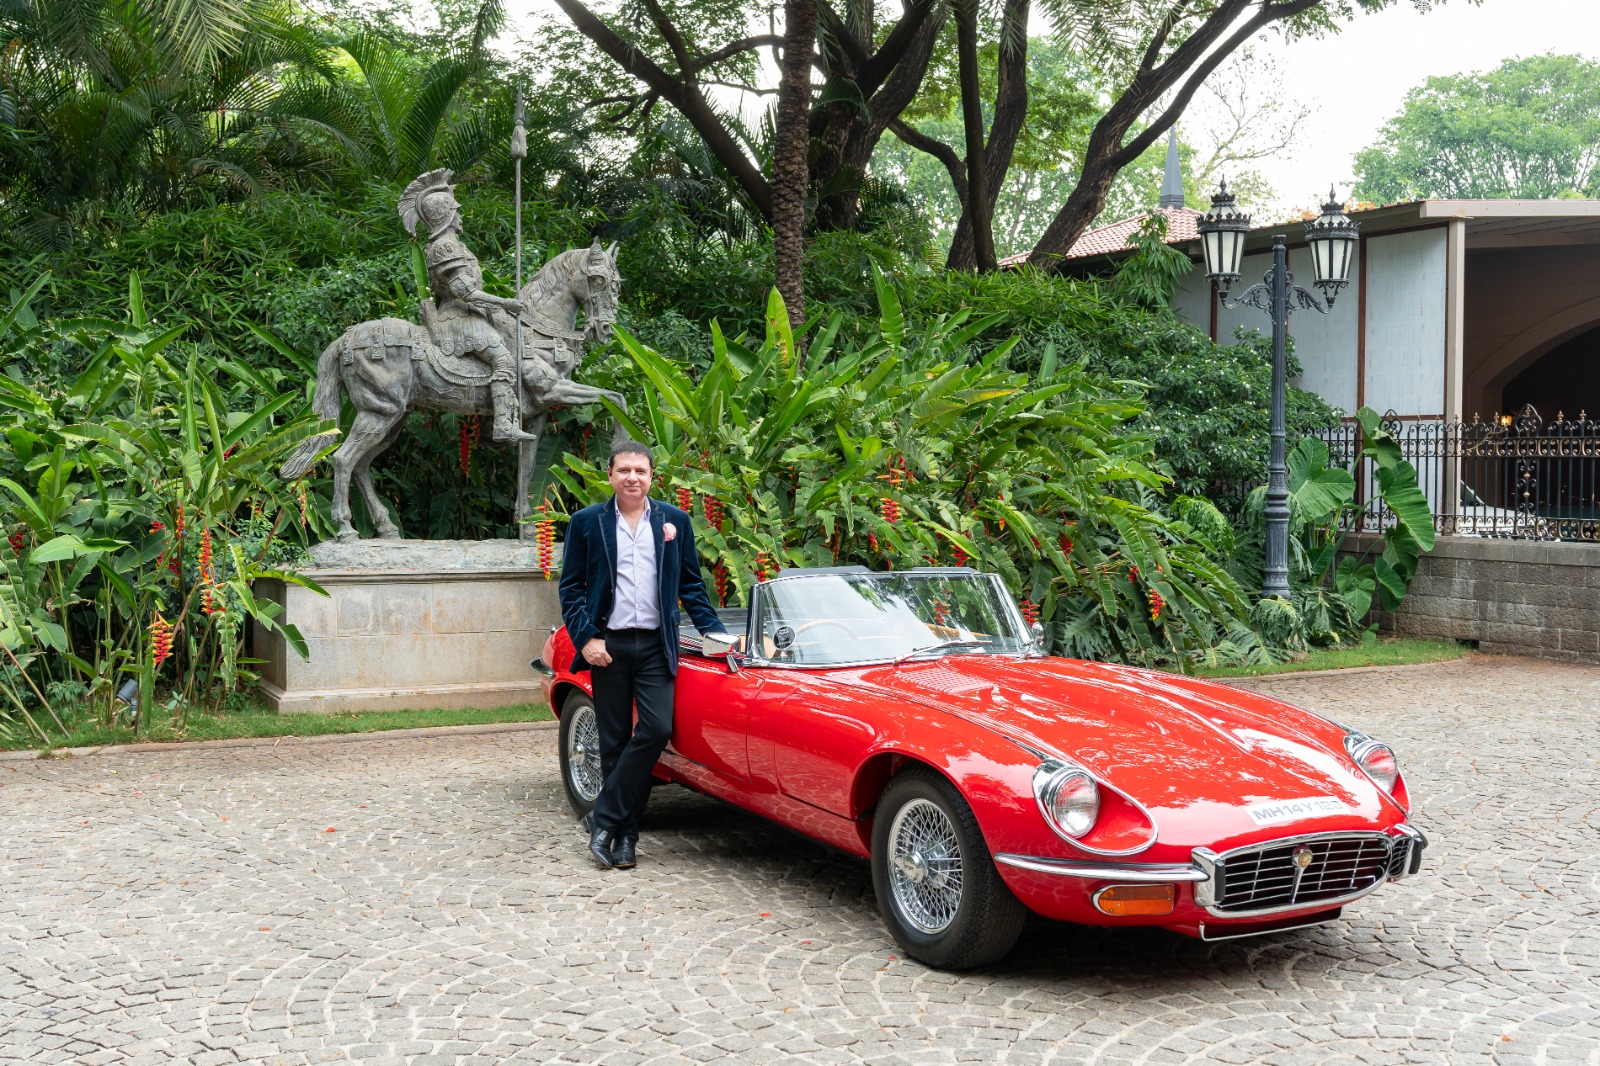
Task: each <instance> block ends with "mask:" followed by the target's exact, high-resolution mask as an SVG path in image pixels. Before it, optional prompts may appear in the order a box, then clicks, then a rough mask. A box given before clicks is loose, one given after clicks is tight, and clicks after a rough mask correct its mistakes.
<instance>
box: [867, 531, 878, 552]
mask: <svg viewBox="0 0 1600 1066" xmlns="http://www.w3.org/2000/svg"><path fill="white" fill-rule="evenodd" d="M867 550H868V551H873V552H875V551H877V550H878V535H877V534H876V533H868V534H867Z"/></svg>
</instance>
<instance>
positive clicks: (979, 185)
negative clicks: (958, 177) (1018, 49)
mask: <svg viewBox="0 0 1600 1066" xmlns="http://www.w3.org/2000/svg"><path fill="white" fill-rule="evenodd" d="M955 18H956V53H957V57H958V60H959V63H958V76H959V79H960V82H961V120H962V128H963V131H964V132H965V134H966V140H967V205H966V207H967V211H966V213H967V217H968V218H969V219H970V220H971V223H972V251H973V260H974V264H975V265H976V266H977V268H978V269H979V270H993V269H994V267H995V258H994V230H993V228H992V227H991V226H990V225H989V212H990V210H991V208H992V206H993V202H992V201H991V200H990V199H989V175H988V173H987V168H986V167H985V166H984V163H983V140H984V137H983V134H984V130H983V94H982V91H981V88H980V86H979V84H978V0H956V5H955Z"/></svg>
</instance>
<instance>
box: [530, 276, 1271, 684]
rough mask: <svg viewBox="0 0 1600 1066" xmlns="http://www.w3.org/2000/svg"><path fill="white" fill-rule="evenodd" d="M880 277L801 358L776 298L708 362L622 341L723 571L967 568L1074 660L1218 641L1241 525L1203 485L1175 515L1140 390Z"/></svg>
mask: <svg viewBox="0 0 1600 1066" xmlns="http://www.w3.org/2000/svg"><path fill="white" fill-rule="evenodd" d="M874 286H875V290H876V295H877V298H878V302H879V312H878V316H877V319H876V322H875V323H874V324H873V326H872V327H871V328H870V329H869V330H866V331H865V332H864V333H863V334H862V335H861V336H860V337H859V338H854V339H846V338H844V336H843V335H842V333H841V329H842V325H843V322H844V316H843V315H841V314H839V313H838V312H834V313H833V314H831V315H830V316H829V317H828V318H827V319H825V320H818V321H813V322H812V323H810V324H808V326H807V332H808V333H809V334H810V336H811V344H810V348H809V351H808V353H807V354H806V356H805V359H804V362H803V363H802V360H801V358H800V354H799V353H798V352H797V351H796V349H795V346H794V338H793V337H792V336H791V335H790V333H789V327H788V318H787V313H786V311H785V310H784V308H783V305H782V302H781V300H780V299H779V298H778V296H777V293H776V292H773V293H772V295H771V297H770V299H769V301H768V304H767V307H766V313H765V315H764V319H765V328H764V331H763V339H762V340H761V342H760V343H759V344H758V343H755V342H753V341H751V340H750V339H749V338H748V336H744V335H741V336H740V337H738V338H735V339H728V338H725V337H724V336H723V334H722V332H721V329H720V328H719V327H718V326H717V325H716V324H713V327H712V333H711V340H710V348H711V351H710V353H709V357H708V358H706V359H705V360H704V363H705V366H706V369H705V370H704V372H703V373H701V374H698V375H695V374H692V373H690V372H688V371H687V370H686V368H685V367H684V366H683V365H682V364H680V363H677V362H675V361H674V360H672V359H669V358H667V357H665V356H663V355H662V354H661V353H659V352H656V351H653V350H652V349H650V348H649V347H647V346H645V345H643V344H641V343H639V341H638V340H637V339H636V338H634V337H632V336H630V335H628V334H627V333H625V332H624V333H622V334H621V335H620V340H621V343H622V346H623V348H624V350H625V353H626V359H618V360H615V361H613V362H611V363H609V364H608V365H607V370H608V371H609V373H610V376H609V377H608V379H607V381H606V384H607V386H608V387H612V388H617V389H620V390H622V391H623V392H624V393H626V394H627V395H630V396H638V397H641V398H642V400H643V401H644V402H643V403H641V404H639V405H636V406H635V407H633V408H632V409H631V411H630V414H629V417H628V418H627V419H626V421H625V424H626V425H627V426H628V428H629V431H630V432H631V433H632V434H633V435H634V436H635V437H636V438H638V439H640V440H645V441H648V442H650V443H651V444H652V445H653V446H654V447H655V449H656V461H657V476H658V479H659V481H658V487H657V491H658V493H659V494H661V495H663V496H664V497H665V498H667V499H669V500H672V499H676V500H677V501H678V502H679V503H680V504H681V505H684V506H686V507H694V506H695V504H696V503H697V502H698V505H699V506H698V508H697V510H698V511H699V512H700V516H699V517H700V518H701V519H703V521H701V523H700V525H699V532H698V533H697V541H698V544H699V545H700V548H701V551H702V562H703V564H704V568H705V571H706V575H707V581H708V584H709V585H710V586H711V587H713V588H716V589H717V590H718V593H719V595H721V596H723V597H724V598H725V599H730V600H731V599H734V598H742V597H743V596H745V595H747V593H748V589H749V587H750V586H751V584H753V583H754V582H757V581H759V580H761V579H762V577H763V575H765V574H770V573H771V572H774V571H775V570H777V569H779V568H781V567H789V566H819V565H832V564H834V563H836V562H841V563H854V562H859V563H865V564H867V565H870V566H872V567H875V568H878V569H890V568H895V567H911V566H922V565H930V564H942V565H948V564H956V565H963V564H970V565H973V566H977V567H980V568H983V569H986V570H992V571H995V572H997V573H1000V574H1001V575H1003V576H1004V578H1005V579H1006V581H1007V583H1008V584H1009V585H1010V587H1011V589H1012V591H1013V592H1014V593H1015V594H1016V596H1017V597H1018V600H1019V601H1026V605H1025V608H1024V609H1025V611H1032V610H1035V609H1037V610H1038V611H1039V613H1040V617H1041V618H1042V619H1043V620H1044V621H1045V623H1046V625H1047V627H1048V631H1049V634H1050V636H1051V639H1052V641H1053V643H1054V645H1055V647H1057V648H1058V649H1060V650H1062V651H1064V652H1066V653H1068V654H1073V655H1078V656H1081V657H1097V658H1101V657H1107V656H1114V657H1121V658H1126V659H1132V660H1136V661H1142V662H1155V661H1185V660H1187V659H1189V658H1191V657H1195V656H1200V655H1203V654H1205V653H1207V652H1208V651H1209V650H1210V649H1211V648H1213V646H1214V645H1215V644H1216V643H1217V641H1218V639H1219V638H1220V637H1221V636H1222V635H1223V634H1224V633H1225V632H1226V627H1227V625H1228V623H1229V622H1237V619H1238V618H1239V617H1240V616H1241V615H1242V614H1243V613H1244V611H1245V610H1246V604H1245V601H1244V598H1243V596H1242V594H1241V592H1240V590H1239V588H1238V586H1237V585H1236V584H1235V583H1234V582H1233V581H1232V579H1231V578H1230V577H1229V576H1228V574H1227V573H1226V571H1225V570H1224V569H1223V568H1222V566H1221V565H1220V564H1219V562H1218V559H1219V558H1220V557H1221V549H1222V548H1223V547H1224V546H1225V545H1226V544H1227V543H1228V541H1229V538H1230V531H1229V530H1228V528H1227V523H1226V521H1225V520H1223V519H1222V518H1221V516H1220V515H1219V514H1218V513H1217V512H1216V510H1215V509H1214V508H1212V507H1210V505H1209V504H1206V503H1205V502H1204V501H1200V500H1193V499H1185V500H1180V501H1179V503H1178V506H1177V507H1176V508H1175V509H1174V510H1173V512H1172V513H1170V514H1169V513H1167V511H1166V509H1165V508H1164V506H1163V504H1162V501H1161V499H1160V495H1159V493H1160V490H1161V489H1162V488H1163V486H1164V483H1165V482H1164V479H1163V478H1162V477H1161V476H1160V475H1159V474H1158V473H1157V472H1156V471H1155V470H1154V469H1153V466H1152V461H1153V458H1154V457H1153V454H1152V448H1151V441H1150V439H1149V438H1148V437H1146V436H1144V435H1143V434H1141V433H1139V432H1138V431H1137V430H1136V429H1135V423H1136V420H1137V419H1138V418H1139V416H1140V414H1141V405H1140V403H1139V401H1138V398H1137V390H1136V389H1132V388H1129V387H1127V386H1119V385H1117V384H1115V383H1110V382H1106V381H1104V380H1103V379H1101V378H1099V377H1097V376H1096V375H1093V374H1091V373H1089V372H1088V371H1087V370H1086V369H1085V368H1084V366H1083V365H1082V363H1081V362H1071V363H1062V362H1059V361H1057V360H1054V359H1051V360H1049V361H1048V362H1046V363H1045V364H1043V365H1041V366H1039V367H1037V368H1036V369H1035V370H1034V371H1032V372H1031V373H1019V372H1017V371H1013V370H1009V369H1007V367H1006V359H1007V356H1008V355H1009V354H1010V352H1011V350H1012V349H1013V348H1014V347H1015V345H1016V338H1010V339H1008V340H1005V341H1002V342H1000V343H997V344H996V343H988V344H980V340H981V339H982V338H985V337H987V336H990V335H991V334H992V333H993V332H994V331H995V330H997V329H998V328H999V327H1000V325H1001V324H1002V320H1003V316H998V315H990V316H985V317H982V318H979V317H977V316H974V315H973V314H972V313H971V312H969V311H965V310H961V311H956V312H954V313H952V314H948V315H932V316H914V315H910V314H907V313H906V312H905V311H904V310H903V309H902V307H901V304H900V300H899V297H898V295H897V294H896V292H895V289H894V288H893V286H891V285H890V284H889V283H888V282H887V281H886V280H885V279H884V278H883V277H882V275H877V276H875V278H874ZM980 348H982V349H986V351H985V352H984V354H982V355H981V357H980V356H979V355H978V351H979V349H980ZM614 413H615V414H619V415H620V412H614ZM567 467H568V469H567V470H566V471H561V472H560V473H559V476H560V478H561V481H562V484H563V485H564V486H565V488H566V489H567V490H568V491H569V492H570V493H571V494H572V495H573V496H574V498H575V499H576V501H577V502H580V503H584V502H591V501H594V500H598V499H601V498H604V497H605V495H607V494H608V493H609V491H610V490H609V486H608V484H607V481H606V478H605V472H604V469H603V466H602V464H600V463H598V462H586V461H584V460H583V459H581V458H578V457H570V456H569V457H568V459H567Z"/></svg>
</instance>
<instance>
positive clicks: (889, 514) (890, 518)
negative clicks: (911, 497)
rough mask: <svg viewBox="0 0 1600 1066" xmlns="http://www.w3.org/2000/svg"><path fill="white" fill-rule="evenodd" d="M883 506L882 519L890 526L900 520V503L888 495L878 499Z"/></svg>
mask: <svg viewBox="0 0 1600 1066" xmlns="http://www.w3.org/2000/svg"><path fill="white" fill-rule="evenodd" d="M879 502H880V503H881V505H882V508H883V520H884V521H885V522H887V523H889V524H890V525H891V526H892V525H894V524H895V523H896V522H898V521H900V504H899V503H898V502H897V501H895V500H892V499H890V498H889V497H888V496H885V497H883V498H882V499H881V500H880V501H879Z"/></svg>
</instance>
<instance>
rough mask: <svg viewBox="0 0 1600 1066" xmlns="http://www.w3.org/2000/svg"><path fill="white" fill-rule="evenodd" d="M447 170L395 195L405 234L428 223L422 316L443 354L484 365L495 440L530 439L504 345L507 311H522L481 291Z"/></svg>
mask: <svg viewBox="0 0 1600 1066" xmlns="http://www.w3.org/2000/svg"><path fill="white" fill-rule="evenodd" d="M450 178H451V174H450V171H448V170H443V169H440V170H431V171H429V172H428V173H426V174H424V175H422V176H421V177H420V178H418V179H417V180H416V181H413V182H412V183H411V184H410V185H408V186H406V190H405V192H404V193H403V194H401V196H400V208H399V209H400V219H401V221H402V222H404V223H405V227H406V229H407V231H409V232H413V233H414V232H416V228H417V223H418V222H419V221H421V222H424V223H426V224H427V226H428V247H427V250H426V252H425V253H424V258H425V259H426V261H427V266H428V288H429V289H430V290H432V292H433V297H434V299H433V300H424V301H423V305H422V317H423V321H424V323H425V324H426V325H427V327H428V332H429V333H430V334H432V336H433V343H434V345H435V346H436V347H438V348H439V350H440V351H441V352H443V353H444V355H445V357H446V358H454V357H457V356H469V357H471V358H474V359H477V360H479V361H481V362H485V363H487V364H489V367H490V368H491V371H492V374H491V376H490V378H489V397H490V399H491V401H492V402H493V404H494V439H495V440H497V441H516V440H533V439H535V438H534V437H533V436H532V435H531V434H529V433H526V432H524V431H523V429H522V419H521V414H520V410H519V404H518V394H517V369H518V368H517V354H516V353H515V352H513V351H512V350H511V346H510V345H509V344H507V343H506V338H507V337H509V336H511V334H512V329H513V321H512V318H511V316H512V315H519V314H521V313H522V305H521V304H519V303H518V302H517V301H516V300H508V299H505V298H503V297H500V296H493V295H491V294H489V293H487V292H484V291H483V269H482V268H481V267H480V266H479V265H478V257H477V256H475V255H473V254H472V252H471V251H470V250H468V248H467V246H466V245H465V244H464V243H463V242H462V240H461V208H460V206H459V205H458V204H457V203H456V198H455V186H454V185H453V184H452V183H451V180H450Z"/></svg>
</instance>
